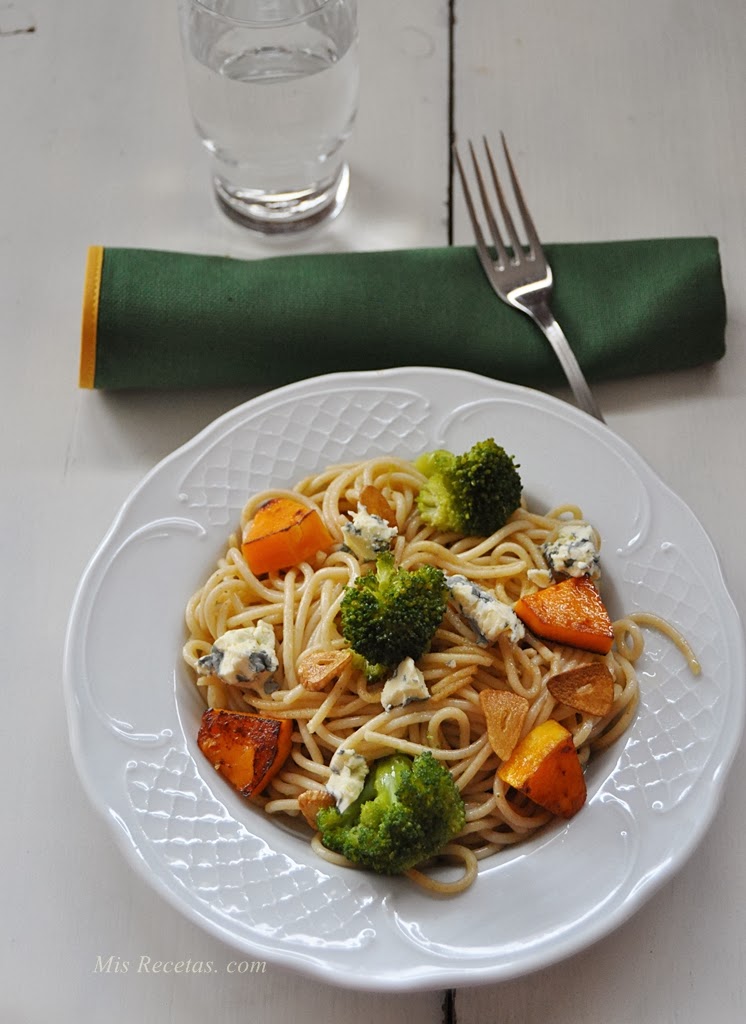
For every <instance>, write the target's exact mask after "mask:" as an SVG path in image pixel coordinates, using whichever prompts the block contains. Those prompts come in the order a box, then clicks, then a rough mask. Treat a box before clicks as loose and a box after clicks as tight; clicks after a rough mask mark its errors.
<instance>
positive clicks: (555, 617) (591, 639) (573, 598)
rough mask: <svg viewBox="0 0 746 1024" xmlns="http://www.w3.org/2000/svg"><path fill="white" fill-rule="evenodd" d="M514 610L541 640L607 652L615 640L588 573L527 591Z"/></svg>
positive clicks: (602, 604)
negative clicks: (530, 591)
mask: <svg viewBox="0 0 746 1024" xmlns="http://www.w3.org/2000/svg"><path fill="white" fill-rule="evenodd" d="M514 611H515V613H516V615H517V616H518V618H519V619H521V620H522V621H523V622H524V624H525V625H526V626H528V628H529V629H530V630H531V632H532V633H535V634H536V636H540V637H542V638H543V639H544V640H555V641H557V643H561V644H567V645H568V646H570V647H580V648H582V650H584V651H595V652H596V653H598V654H608V652H609V651H610V650H611V645H612V643H613V642H614V631H613V629H612V626H611V619H610V618H609V613H608V612H607V611H606V607H605V605H604V603H603V601H602V600H601V595H600V594H599V592H598V590H597V589H596V586H595V584H594V583H593V581H592V580H590V579H589V578H588V577H587V576H580V577H574V576H572V577H570V578H569V579H566V580H562V582H561V583H554V584H552V586H549V587H544V589H543V590H537V591H536V593H535V594H527V595H526V596H525V597H522V598H520V599H519V600H518V601H517V602H516V604H515V606H514Z"/></svg>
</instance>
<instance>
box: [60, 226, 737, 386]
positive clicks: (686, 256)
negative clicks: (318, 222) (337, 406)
mask: <svg viewBox="0 0 746 1024" xmlns="http://www.w3.org/2000/svg"><path fill="white" fill-rule="evenodd" d="M545 248H546V253H547V257H548V259H549V261H550V264H551V266H552V269H553V271H554V280H555V287H554V297H553V300H552V306H553V309H554V312H555V315H556V317H557V319H558V321H559V322H560V324H561V325H562V327H563V329H564V331H565V333H566V335H567V337H568V339H569V341H570V344H571V346H572V348H573V349H574V351H575V354H576V356H577V358H578V360H579V362H580V364H581V366H582V368H583V370H584V371H585V373H586V375H587V377H588V379H589V380H591V381H596V380H602V379H606V378H615V377H628V376H634V375H637V374H645V373H655V372H660V371H668V370H672V369H678V368H686V367H692V366H697V365H700V364H703V363H709V362H713V361H714V360H716V359H719V358H720V357H721V356H722V355H723V354H724V351H725V340H724V334H725V297H724V293H723V286H722V281H721V275H720V259H719V253H718V244H717V240H716V239H715V238H706V237H701V238H673V239H649V240H643V241H624V242H592V243H578V244H556V245H547V246H546V247H545ZM407 365H424V366H442V367H456V368H458V369H462V370H471V371H474V372H476V373H481V374H483V375H486V376H490V377H495V378H499V379H501V380H505V381H510V382H513V383H519V384H529V385H532V386H536V387H552V386H556V385H560V384H562V383H564V377H563V375H562V371H561V369H560V367H559V363H558V362H557V359H556V357H555V356H554V353H553V352H552V350H551V348H550V347H549V344H548V342H547V341H546V340H545V339H544V337H543V335H542V334H541V332H540V331H539V329H538V328H537V327H536V326H535V325H534V324H533V323H532V322H531V321H530V320H529V319H528V317H526V316H524V314H522V313H520V312H518V311H516V310H514V309H512V308H510V307H509V306H507V305H505V304H504V303H503V302H501V301H500V300H499V299H498V298H497V296H496V295H495V294H494V292H493V291H492V289H491V288H490V286H489V284H488V282H487V280H486V278H485V276H484V274H483V272H482V269H481V267H480V265H479V262H478V259H477V256H476V252H475V250H474V249H473V248H471V247H466V246H464V247H459V246H457V247H451V248H433V249H406V250H398V251H391V252H360V253H329V254H324V255H313V256H278V257H273V258H270V259H262V260H252V261H244V260H236V259H231V258H228V257H221V256H201V255H188V254H184V253H175V252H160V251H153V250H145V249H121V248H104V247H101V246H93V247H91V249H90V250H89V254H88V263H87V267H86V281H85V290H84V302H83V329H82V344H81V360H80V385H81V387H87V388H109V389H124V388H169V389H172V388H216V387H223V386H233V387H235V386H240V385H244V384H248V385H252V386H256V387H273V386H276V385H279V384H284V383H288V382H290V381H294V380H300V379H302V378H305V377H310V376H315V375H317V374H321V373H329V372H334V371H339V370H372V369H383V368H385V367H391V366H407Z"/></svg>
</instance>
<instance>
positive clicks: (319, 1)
mask: <svg viewBox="0 0 746 1024" xmlns="http://www.w3.org/2000/svg"><path fill="white" fill-rule="evenodd" d="M332 2H334V0H315V3H314V4H313V5H309V9H308V10H307V11H304V12H303V13H302V14H293V15H290V16H289V17H278V18H275V19H267V20H262V21H257V20H256V19H255V18H237V17H235V16H234V15H232V14H225V13H223V12H222V11H216V10H215V9H214V8H213V7H211V6H210V5H209V0H188V3H189V4H190V6H192V7H199V8H200V10H202V11H204V12H205V14H209V15H211V16H212V17H213V18H220V19H221V20H222V21H227V22H230V23H231V24H232V25H244V26H247V27H250V28H277V27H278V26H282V25H293V24H295V23H296V22H299V21H304V20H305V19H306V18H308V17H310V16H311V15H312V14H318V12H319V11H320V10H322V8H324V7H326V6H327V5H328V4H330V3H332Z"/></svg>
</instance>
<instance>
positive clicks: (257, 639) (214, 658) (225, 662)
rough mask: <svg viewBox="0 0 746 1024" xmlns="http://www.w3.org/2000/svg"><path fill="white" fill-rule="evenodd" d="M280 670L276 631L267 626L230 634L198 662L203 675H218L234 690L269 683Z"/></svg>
mask: <svg viewBox="0 0 746 1024" xmlns="http://www.w3.org/2000/svg"><path fill="white" fill-rule="evenodd" d="M278 668H279V662H278V660H277V655H276V654H275V631H274V629H272V627H271V626H270V625H269V623H267V622H259V623H257V625H256V626H247V627H246V628H245V629H230V630H228V632H227V633H223V635H222V636H219V637H218V638H217V640H216V641H215V643H214V644H213V645H212V651H211V652H210V653H209V654H206V655H205V656H204V657H203V658H200V659H199V661H198V662H197V669H198V671H199V672H200V674H201V675H216V676H218V677H219V678H220V679H222V680H223V682H225V683H228V684H229V685H231V686H244V687H246V686H255V685H258V684H262V683H265V681H266V680H268V679H269V677H270V676H271V675H272V673H273V672H276V671H277V669H278Z"/></svg>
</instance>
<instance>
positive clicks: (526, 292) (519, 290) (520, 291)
mask: <svg viewBox="0 0 746 1024" xmlns="http://www.w3.org/2000/svg"><path fill="white" fill-rule="evenodd" d="M500 138H501V139H502V144H503V150H504V152H505V160H506V163H507V166H508V172H509V174H510V180H511V183H512V185H513V193H514V195H515V201H516V205H517V206H518V210H519V211H520V214H521V219H522V221H523V227H524V230H525V232H526V237H527V239H528V246H527V247H526V249H524V247H523V245H521V242H520V240H519V238H518V234H517V232H516V229H515V225H514V223H513V218H512V217H511V215H510V210H509V208H508V204H507V203H506V201H505V196H504V194H503V190H502V188H501V186H500V179H499V177H498V174H497V169H496V167H495V161H494V159H493V156H492V151H491V150H490V147H489V143H488V142H487V139H486V138H485V139H483V142H484V149H485V154H486V156H487V163H488V165H489V169H490V177H491V178H492V184H493V187H494V190H495V195H496V196H497V201H498V203H499V205H500V212H501V214H502V219H503V224H504V226H505V231H506V233H507V236H508V239H509V242H508V246H509V248H508V247H506V245H505V243H504V242H503V238H502V235H501V234H500V229H499V228H498V226H497V221H496V220H495V215H494V213H493V210H492V206H491V205H490V199H489V196H488V194H487V188H486V185H485V182H484V177H483V175H482V172H481V170H480V167H479V161H478V160H477V155H476V153H475V152H474V147H473V145H472V144H471V142H470V143H469V152H470V153H471V159H472V163H473V165H474V176H475V178H476V181H477V186H478V188H479V194H480V196H481V198H482V206H483V207H484V215H485V218H486V220H487V224H488V226H489V230H490V235H491V236H492V242H493V245H494V247H495V257H496V258H493V256H492V253H491V252H490V250H489V248H488V246H487V243H486V242H485V238H484V234H483V233H482V228H481V226H480V223H479V219H478V218H477V214H476V210H475V208H474V202H473V200H472V196H471V190H470V189H469V183H468V181H467V178H466V174H465V172H464V167H463V164H462V163H461V159H460V157H459V154H458V150H457V149H456V147H455V146H454V147H453V155H454V159H455V161H456V167H457V169H458V173H459V177H460V179H461V185H462V188H463V191H464V199H465V200H466V208H467V210H468V212H469V218H470V219H471V223H472V227H473V229H474V237H475V239H476V246H477V254H478V256H479V260H480V262H481V264H482V267H483V269H484V272H485V274H486V275H487V280H488V281H489V283H490V284H491V285H492V287H493V289H494V290H495V292H497V294H498V295H499V296H500V298H501V299H502V300H503V302H507V303H508V305H509V306H514V307H515V308H516V309H520V310H521V312H522V313H526V315H527V316H530V317H531V319H532V320H533V321H534V322H535V323H536V324H538V325H539V327H540V328H541V329H542V331H543V332H544V334H545V335H546V338H547V340H548V341H549V343H550V345H551V346H552V348H553V349H554V352H555V355H556V356H557V358H558V359H559V361H560V364H561V366H562V369H563V370H564V372H565V376H566V377H567V380H568V383H569V385H570V387H571V389H572V393H573V395H574V396H575V401H576V402H577V403H578V405H579V406H580V408H581V409H584V410H585V411H586V412H587V413H590V415H591V416H595V417H596V419H599V420H601V421H603V416H602V415H601V410H600V409H599V407H598V404H597V402H596V399H595V398H594V397H593V395H592V393H591V389H590V388H589V387H588V382H587V381H586V379H585V377H584V376H583V371H582V370H581V369H580V364H579V363H578V361H577V359H576V358H575V353H574V352H573V351H572V349H571V348H570V344H569V342H568V340H567V338H566V337H565V335H564V332H563V331H562V328H561V327H560V325H559V324H558V323H557V321H556V320H555V318H554V314H553V313H552V310H551V308H550V306H549V299H550V297H551V294H552V280H553V279H552V268H551V267H550V266H549V264H548V263H547V259H546V256H545V255H544V250H543V249H542V246H541V242H540V241H539V236H538V234H537V232H536V228H535V227H534V222H533V220H532V219H531V214H530V213H529V212H528V208H527V206H526V203H525V200H524V198H523V193H522V192H521V187H520V185H519V184H518V178H517V177H516V173H515V171H514V169H513V162H512V160H511V159H510V153H509V152H508V146H507V143H506V142H505V136H504V135H503V133H502V132H500ZM509 250H510V251H509Z"/></svg>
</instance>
